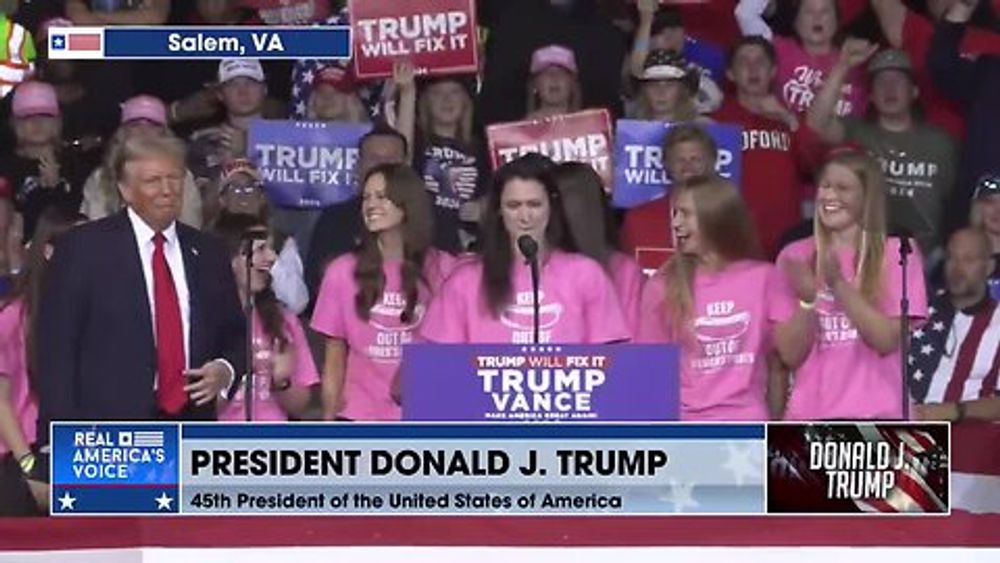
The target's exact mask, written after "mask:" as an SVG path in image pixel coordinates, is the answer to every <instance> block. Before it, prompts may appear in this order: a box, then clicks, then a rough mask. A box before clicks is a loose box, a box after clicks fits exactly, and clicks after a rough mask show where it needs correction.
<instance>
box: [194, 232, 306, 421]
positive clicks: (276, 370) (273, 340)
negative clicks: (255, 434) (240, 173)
mask: <svg viewBox="0 0 1000 563" xmlns="http://www.w3.org/2000/svg"><path fill="white" fill-rule="evenodd" d="M214 232H215V234H216V235H217V236H219V238H221V239H222V242H223V244H224V245H225V247H226V250H227V252H228V254H229V256H230V260H231V262H232V266H233V275H234V276H235V277H236V287H237V288H238V290H239V293H240V301H241V302H242V303H243V305H244V306H246V302H247V299H253V302H254V303H253V306H254V316H253V325H252V327H251V330H253V358H254V362H253V364H254V365H253V377H254V392H253V393H254V394H253V419H254V420H255V421H277V422H284V421H287V420H288V417H289V416H294V417H299V418H300V417H302V415H303V413H304V412H305V410H306V408H307V407H308V406H309V398H310V388H311V387H312V386H313V385H316V384H318V383H319V372H318V371H317V370H316V364H315V363H314V362H313V358H312V354H311V352H310V351H309V344H308V342H306V335H305V332H304V331H303V330H302V324H301V323H300V322H299V319H298V318H297V317H296V316H295V314H294V313H292V312H291V311H289V310H288V309H286V308H285V307H284V306H282V304H281V302H280V301H278V298H277V296H276V295H275V292H274V289H273V288H272V287H271V281H272V278H271V273H270V272H271V269H272V268H273V266H274V263H275V261H276V259H277V257H276V255H275V252H274V247H273V242H272V240H271V239H270V238H269V237H267V225H266V224H265V223H263V222H261V221H260V219H258V218H256V217H254V216H252V215H246V214H229V215H224V216H222V217H221V218H220V219H219V221H218V222H217V223H216V224H215V229H214ZM255 237H256V239H255ZM260 237H267V238H263V239H261V238H260ZM247 244H252V245H253V251H252V254H251V256H250V280H249V281H250V292H251V295H249V296H248V295H247V294H246V289H247V257H246V255H245V254H244V252H243V251H244V247H245V245H247ZM244 402H245V396H244V388H243V386H240V387H239V388H237V389H236V391H235V393H233V397H232V398H231V399H229V400H225V399H220V400H219V404H218V408H219V420H224V421H230V422H232V421H241V420H245V405H244Z"/></svg>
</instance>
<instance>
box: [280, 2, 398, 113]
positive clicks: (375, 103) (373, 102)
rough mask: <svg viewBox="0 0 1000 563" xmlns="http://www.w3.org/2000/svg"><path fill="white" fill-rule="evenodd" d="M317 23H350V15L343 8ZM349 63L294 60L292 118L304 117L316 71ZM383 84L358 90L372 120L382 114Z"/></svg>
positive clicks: (368, 85)
mask: <svg viewBox="0 0 1000 563" xmlns="http://www.w3.org/2000/svg"><path fill="white" fill-rule="evenodd" d="M318 25H325V26H327V25H350V17H349V15H348V13H347V9H346V8H344V9H343V10H341V11H340V13H338V14H335V15H333V16H330V17H329V18H327V19H326V20H325V21H323V23H321V24H318ZM351 64H354V61H337V60H317V59H300V60H298V61H296V63H295V66H294V67H293V68H292V98H291V102H290V103H291V107H290V108H289V113H290V114H291V116H292V119H298V120H301V119H305V118H306V108H307V105H308V103H309V95H310V94H311V93H312V81H313V77H314V76H316V73H318V72H319V71H320V70H321V69H323V68H325V67H327V66H341V67H345V68H346V67H347V65H351ZM383 85H384V84H383V83H382V82H376V83H369V84H365V85H364V86H363V87H362V89H361V91H360V92H359V94H360V96H361V100H362V101H363V102H364V103H365V105H366V106H367V107H368V114H369V116H370V117H371V118H372V119H373V120H374V119H375V118H377V117H379V116H380V115H382V114H383V108H382V106H383V90H384V88H383Z"/></svg>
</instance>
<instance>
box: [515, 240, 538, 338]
mask: <svg viewBox="0 0 1000 563" xmlns="http://www.w3.org/2000/svg"><path fill="white" fill-rule="evenodd" d="M517 248H518V250H520V251H521V254H523V255H524V259H525V261H526V262H528V265H529V266H530V267H531V292H532V300H531V301H532V304H533V305H534V307H533V309H534V319H533V321H534V323H533V324H534V328H535V332H534V339H533V343H535V344H539V337H540V336H541V327H540V323H539V321H540V318H541V313H540V312H539V309H540V305H539V303H538V278H539V272H538V242H537V241H535V239H533V238H531V236H530V235H521V236H519V237H517Z"/></svg>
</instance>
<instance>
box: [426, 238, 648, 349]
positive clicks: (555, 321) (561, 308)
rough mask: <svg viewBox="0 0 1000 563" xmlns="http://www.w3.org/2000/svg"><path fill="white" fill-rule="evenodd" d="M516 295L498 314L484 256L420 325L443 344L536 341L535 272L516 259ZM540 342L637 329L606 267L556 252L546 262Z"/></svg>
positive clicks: (621, 334)
mask: <svg viewBox="0 0 1000 563" xmlns="http://www.w3.org/2000/svg"><path fill="white" fill-rule="evenodd" d="M511 278H512V300H513V303H511V304H509V305H507V306H506V307H505V308H504V309H503V310H502V311H501V312H500V315H499V316H498V317H494V316H493V314H492V312H491V311H489V308H488V306H487V304H486V298H485V296H484V292H483V266H482V262H481V261H479V260H474V261H469V262H464V263H462V264H461V265H459V266H458V267H456V268H455V271H454V272H452V275H451V276H450V277H449V278H448V280H447V281H446V282H445V284H444V287H443V288H442V289H441V292H440V293H439V294H438V296H437V298H436V299H434V300H433V301H432V302H431V305H430V307H429V308H428V310H427V317H426V318H425V319H424V324H423V326H421V327H420V334H421V337H422V338H423V339H425V340H428V341H431V342H440V343H472V342H474V343H483V344H486V343H491V344H530V343H531V342H532V341H533V337H534V307H533V304H534V299H533V297H532V291H531V271H530V269H529V268H528V266H526V265H525V264H524V261H523V260H520V259H516V260H515V265H514V269H513V271H512V272H511ZM539 314H540V317H539V318H540V320H539V327H540V334H539V341H540V342H541V343H550V342H551V343H558V344H598V343H605V342H617V341H622V340H628V339H629V338H631V336H632V334H631V331H629V329H628V327H627V326H626V323H625V318H624V315H623V314H622V309H621V305H620V304H619V303H618V296H617V295H616V294H615V288H614V286H613V285H612V284H611V280H610V279H609V278H608V275H607V274H606V273H605V272H604V269H602V268H601V266H600V265H599V264H598V263H597V262H595V261H594V260H591V259H590V258H587V257H586V256H583V255H579V254H569V253H566V252H561V251H554V252H552V253H550V254H549V256H548V258H547V259H546V260H545V261H544V263H543V264H542V265H541V281H540V283H539Z"/></svg>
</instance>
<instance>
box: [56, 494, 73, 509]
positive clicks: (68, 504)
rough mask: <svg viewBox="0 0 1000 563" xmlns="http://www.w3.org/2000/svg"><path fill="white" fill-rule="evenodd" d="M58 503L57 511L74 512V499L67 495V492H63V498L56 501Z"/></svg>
mask: <svg viewBox="0 0 1000 563" xmlns="http://www.w3.org/2000/svg"><path fill="white" fill-rule="evenodd" d="M57 500H58V501H59V510H75V509H76V507H75V506H73V505H74V504H75V503H76V497H74V496H73V495H71V494H69V491H65V492H63V496H61V497H59V498H58V499H57Z"/></svg>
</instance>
